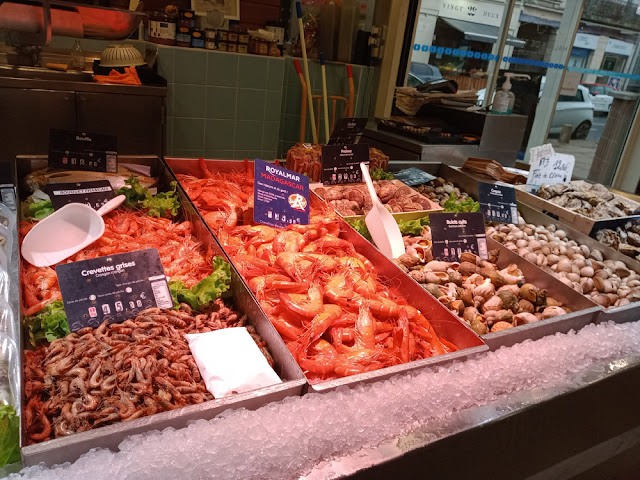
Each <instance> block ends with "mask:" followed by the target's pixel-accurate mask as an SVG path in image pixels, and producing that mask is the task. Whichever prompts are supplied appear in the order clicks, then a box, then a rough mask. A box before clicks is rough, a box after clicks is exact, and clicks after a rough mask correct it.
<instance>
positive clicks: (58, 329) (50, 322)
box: [24, 300, 71, 347]
mask: <svg viewBox="0 0 640 480" xmlns="http://www.w3.org/2000/svg"><path fill="white" fill-rule="evenodd" d="M24 321H25V324H26V326H27V329H28V330H29V339H30V341H31V344H32V345H33V346H34V347H35V346H37V345H40V344H43V343H45V342H53V341H54V340H55V339H56V338H63V337H66V336H67V335H69V334H70V333H71V331H70V330H69V324H68V323H67V315H66V313H65V312H64V304H63V303H62V300H56V301H55V302H51V303H50V304H49V305H47V306H46V307H44V308H43V309H42V310H40V311H39V312H38V313H36V314H35V315H32V316H30V317H25V319H24Z"/></svg>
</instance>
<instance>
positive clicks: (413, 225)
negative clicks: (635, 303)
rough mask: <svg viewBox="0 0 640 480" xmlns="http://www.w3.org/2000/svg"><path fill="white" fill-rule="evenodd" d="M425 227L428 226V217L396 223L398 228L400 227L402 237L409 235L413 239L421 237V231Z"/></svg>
mask: <svg viewBox="0 0 640 480" xmlns="http://www.w3.org/2000/svg"><path fill="white" fill-rule="evenodd" d="M427 225H429V215H426V216H424V217H422V218H416V219H415V220H400V221H398V227H400V232H401V233H402V235H411V236H413V237H419V236H420V235H422V230H423V229H424V227H425V226H427Z"/></svg>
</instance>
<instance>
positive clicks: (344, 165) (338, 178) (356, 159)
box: [322, 143, 369, 185]
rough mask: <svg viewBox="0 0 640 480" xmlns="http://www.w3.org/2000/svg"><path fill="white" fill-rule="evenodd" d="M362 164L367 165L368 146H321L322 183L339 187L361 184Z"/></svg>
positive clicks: (360, 144)
mask: <svg viewBox="0 0 640 480" xmlns="http://www.w3.org/2000/svg"><path fill="white" fill-rule="evenodd" d="M362 162H364V163H366V164H367V165H369V145H365V144H363V143H359V144H357V145H351V144H348V145H323V146H322V183H324V184H325V185H340V184H343V183H360V182H362V181H363V180H362V170H360V163H362Z"/></svg>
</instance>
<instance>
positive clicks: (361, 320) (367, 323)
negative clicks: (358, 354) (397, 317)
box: [356, 302, 376, 350]
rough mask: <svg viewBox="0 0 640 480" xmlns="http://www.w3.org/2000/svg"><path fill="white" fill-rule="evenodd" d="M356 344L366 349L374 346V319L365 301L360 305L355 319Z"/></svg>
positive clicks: (371, 348) (372, 348)
mask: <svg viewBox="0 0 640 480" xmlns="http://www.w3.org/2000/svg"><path fill="white" fill-rule="evenodd" d="M356 345H357V346H358V347H360V348H364V349H367V350H374V349H375V348H376V320H375V318H373V316H372V315H371V312H370V311H369V304H368V303H367V302H365V303H364V305H363V306H362V307H360V314H359V315H358V319H357V320H356Z"/></svg>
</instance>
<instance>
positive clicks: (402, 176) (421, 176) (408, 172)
mask: <svg viewBox="0 0 640 480" xmlns="http://www.w3.org/2000/svg"><path fill="white" fill-rule="evenodd" d="M393 176H394V177H395V178H396V180H400V181H401V182H402V183H405V184H407V185H409V186H410V187H417V186H418V185H423V184H425V183H429V182H430V181H432V180H435V179H436V177H435V176H434V175H431V174H430V173H427V172H425V171H423V170H420V169H419V168H415V167H411V168H405V169H404V170H400V171H399V172H395V173H394V174H393Z"/></svg>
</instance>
